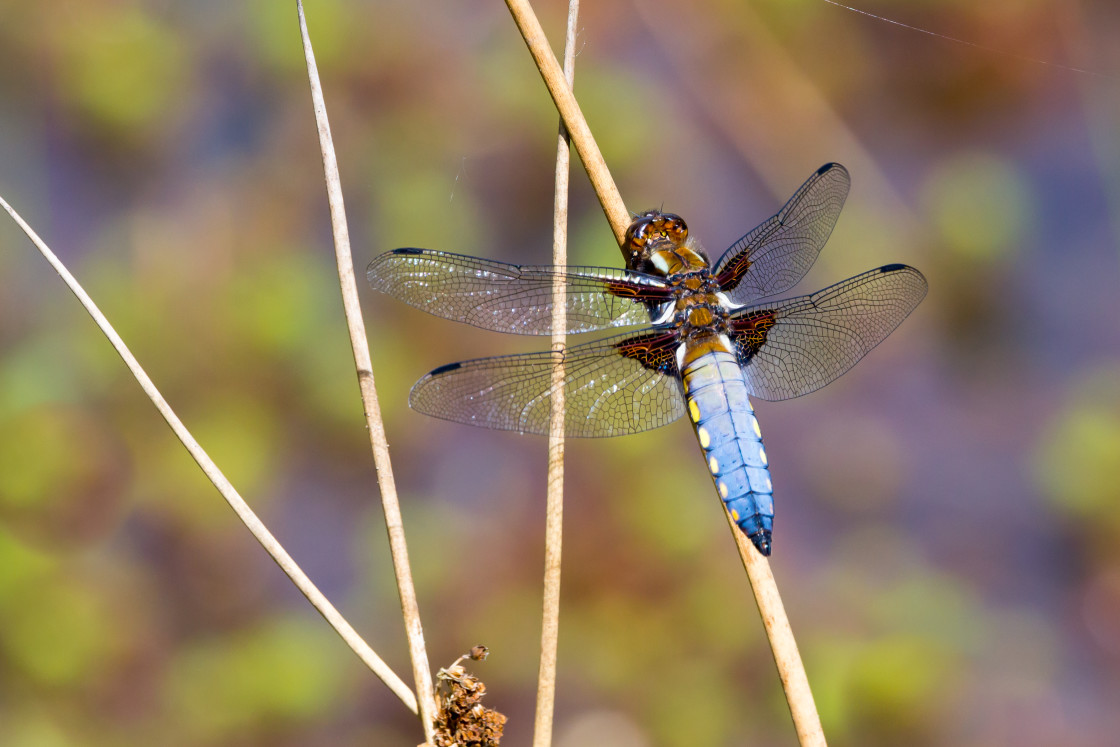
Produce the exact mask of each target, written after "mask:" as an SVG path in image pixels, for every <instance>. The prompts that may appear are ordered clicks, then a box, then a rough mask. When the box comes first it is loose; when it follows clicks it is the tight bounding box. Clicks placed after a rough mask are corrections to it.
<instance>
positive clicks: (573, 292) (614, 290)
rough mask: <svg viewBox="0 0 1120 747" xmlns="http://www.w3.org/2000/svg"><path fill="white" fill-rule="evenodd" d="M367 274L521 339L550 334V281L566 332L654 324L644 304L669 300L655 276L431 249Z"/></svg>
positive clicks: (396, 255)
mask: <svg viewBox="0 0 1120 747" xmlns="http://www.w3.org/2000/svg"><path fill="white" fill-rule="evenodd" d="M366 277H367V278H368V279H369V283H370V285H372V286H373V287H374V288H375V289H376V290H379V291H382V292H383V293H388V294H389V295H391V296H393V297H394V298H397V299H399V300H401V301H404V302H405V303H407V304H409V305H410V306H415V307H416V308H418V309H422V310H424V311H427V312H428V313H429V314H435V315H436V316H441V317H444V318H445V319H453V320H455V321H457V322H466V323H467V324H473V325H474V326H476V327H482V328H483V329H492V330H497V331H498V332H513V333H516V334H523V335H544V334H549V333H550V332H551V324H552V292H553V283H554V282H555V281H556V279H558V278H559V279H560V280H561V281H562V282H563V285H564V296H565V303H566V307H567V321H568V324H567V331H568V332H570V333H578V332H590V331H592V330H596V329H605V328H608V327H625V326H632V325H636V324H649V322H650V318H649V312H648V311H647V307H646V306H645V305H644V304H645V302H654V303H662V302H664V301H667V300H668V299H669V289H668V286H667V285H666V284H665V283H664V282H663V281H661V280H659V279H658V278H655V277H652V276H650V275H643V274H641V273H636V272H630V271H628V270H621V269H614V268H609V267H569V268H566V269H565V271H563V272H561V271H559V270H557V269H556V268H554V267H548V266H537V267H534V266H528V265H526V266H521V265H511V264H508V263H506V262H494V261H491V260H487V259H480V258H478V257H467V256H464V255H462V254H449V253H447V252H433V251H429V250H426V249H397V250H395V251H392V252H387V253H385V254H382V255H381V256H380V257H377V258H376V259H374V260H373V261H372V262H370V264H369V267H368V268H367V269H366Z"/></svg>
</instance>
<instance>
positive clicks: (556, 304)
mask: <svg viewBox="0 0 1120 747" xmlns="http://www.w3.org/2000/svg"><path fill="white" fill-rule="evenodd" d="M578 17H579V0H569V2H568V30H567V33H566V34H565V39H564V78H565V81H566V82H567V84H568V87H569V88H571V87H572V85H573V83H574V82H575V70H576V52H575V49H576V20H577V18H578ZM571 158H572V152H571V141H570V139H569V137H568V130H567V128H566V127H564V122H563V120H561V121H560V128H559V134H558V135H557V138H556V176H555V185H554V189H555V192H554V196H553V211H552V264H553V265H554V266H556V267H557V268H559V269H561V270H563V268H564V267H566V266H567V264H568V177H569V175H570V171H571ZM565 293H566V289H565V287H564V280H563V278H562V277H561V276H560V275H559V274H558V275H557V276H556V281H555V283H554V284H553V287H552V352H553V354H554V355H555V356H556V357H557V361H556V365H555V366H554V367H553V369H552V389H551V391H552V400H551V408H552V409H551V412H550V413H549V421H548V498H547V507H546V519H545V540H544V605H543V606H544V609H543V612H542V615H541V659H540V666H539V669H538V674H537V712H536V718H535V720H534V722H533V747H548V745H550V744H551V743H552V717H553V712H554V710H555V702H556V652H557V648H558V646H559V636H560V555H561V546H562V539H563V529H564V527H563V525H564V361H563V355H564V348H565V340H566V334H565V330H566V329H567V327H568V324H567V309H566V307H565V304H564V302H565Z"/></svg>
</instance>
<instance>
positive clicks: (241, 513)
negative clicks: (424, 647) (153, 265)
mask: <svg viewBox="0 0 1120 747" xmlns="http://www.w3.org/2000/svg"><path fill="white" fill-rule="evenodd" d="M0 206H3V208H4V210H6V211H7V213H8V215H10V216H11V217H12V220H14V221H15V222H16V225H18V226H19V227H20V228H21V229H23V232H24V233H25V234H27V238H29V239H31V243H33V244H34V245H35V247H36V248H37V249H38V250H39V253H40V254H42V255H43V257H44V258H45V259H46V260H47V262H49V263H50V264H51V267H53V268H54V270H55V272H57V273H58V275H59V277H61V278H62V281H63V282H64V283H66V286H67V287H68V288H69V289H70V292H71V293H73V294H74V295H75V296H76V297H77V299H78V301H79V302H80V303H81V304H82V306H84V307H85V310H86V311H87V312H88V313H89V315H90V316H91V317H93V321H94V323H96V324H97V326H98V327H100V328H101V332H102V333H103V334H104V335H105V337H107V338H108V339H109V343H110V344H111V345H112V346H113V349H114V350H116V351H117V354H118V355H120V357H121V360H123V361H124V364H125V365H126V366H127V367H128V370H129V371H131V372H132V375H133V377H135V379H136V381H137V382H138V383H139V384H140V388H141V389H143V390H144V394H146V395H148V399H150V400H151V401H152V404H153V405H155V407H156V409H157V410H159V414H160V415H162V416H163V419H164V420H166V421H167V424H168V425H169V426H171V430H172V431H174V433H175V436H176V437H177V438H178V439H179V440H180V441H181V442H182V444H183V446H184V447H186V449H187V451H188V452H189V453H190V455H191V457H193V458H194V461H195V462H196V463H197V464H198V466H199V467H201V468H202V471H203V473H204V474H205V475H206V477H207V479H209V480H210V482H211V483H213V485H214V487H215V488H217V489H218V492H219V493H221V494H222V497H223V498H225V499H226V503H228V504H229V505H230V508H232V509H233V511H234V513H236V514H237V517H238V518H239V519H241V522H242V523H243V524H245V526H246V527H247V528H248V530H249V531H250V532H252V534H253V536H254V537H255V538H256V539H257V542H259V543H260V544H261V547H263V548H264V549H265V551H267V552H268V554H269V555H271V556H272V559H273V560H275V561H276V564H277V565H278V566H280V569H281V570H282V571H284V573H286V574H287V576H288V578H290V579H291V580H292V583H294V584H295V585H296V588H298V589H299V590H300V591H301V592H302V593H303V595H304V596H305V597H307V601H309V602H311V605H312V606H313V607H314V608H315V609H317V610H318V611H319V614H321V615H322V616H323V617H324V618H325V619H326V621H327V622H328V623H330V625H331V627H333V628H334V629H335V631H337V632H338V634H339V635H340V636H341V637H342V640H344V641H346V645H348V646H349V647H350V648H351V649H352V650H353V651H354V653H356V654H357V655H358V658H360V659H361V660H362V661H363V662H365V664H366V666H368V667H369V668H370V669H371V670H373V673H374V674H376V675H377V676H378V677H380V678H381V680H382V681H383V682H384V683H385V684H386V685H388V686H389V689H390V690H392V691H393V692H394V693H395V694H396V696H397V697H398V698H400V699H401V700H402V701H403V702H404V704H405V705H406V706H408V708H409V710H411V711H412V712H413V713H416V712H417V705H416V696H415V695H413V694H412V691H411V690H409V689H408V685H406V684H405V683H404V682H403V681H402V680H401V678H400V677H398V676H397V675H396V674H394V673H393V670H391V669H390V668H389V665H388V664H386V663H385V662H384V661H382V660H381V657H380V656H378V655H377V654H376V653H375V652H374V651H373V649H372V648H370V647H369V644H367V643H366V642H365V641H363V640H362V638H361V636H359V635H358V633H357V631H356V630H354V628H353V627H351V625H350V623H348V622H346V619H345V618H344V617H343V616H342V614H341V613H339V611H338V610H337V609H335V608H334V606H333V605H332V604H331V603H330V602H329V601H327V598H326V597H325V596H323V593H322V592H321V591H319V589H317V588H316V587H315V584H313V583H311V579H309V578H308V577H307V575H306V574H304V572H303V571H302V570H301V569H300V567H299V566H298V565H297V564H296V561H295V560H293V559H292V556H291V555H289V554H288V553H287V552H286V551H285V550H284V548H283V547H282V546H281V545H280V543H279V542H278V541H277V540H276V538H275V537H273V536H272V533H271V532H269V531H268V529H267V528H266V527H265V525H264V523H263V522H261V520H260V518H258V517H257V515H256V514H255V513H253V510H252V509H251V508H249V505H248V504H247V503H245V501H244V500H243V499H242V498H241V496H240V495H239V494H238V492H237V490H235V489H234V487H233V485H232V484H230V481H229V480H228V479H226V476H225V475H223V474H222V471H221V470H220V469H218V465H216V464H214V461H213V460H212V459H211V458H210V456H209V455H208V454H207V453H206V452H205V451H204V450H203V448H202V446H200V445H199V443H198V441H196V440H195V438H194V436H192V435H191V433H190V431H188V430H187V427H186V426H185V425H183V421H181V420H179V416H178V415H176V414H175V412H174V410H172V409H171V406H170V405H169V404H167V400H165V399H164V398H163V395H162V394H160V392H159V390H158V389H156V385H155V384H154V383H152V380H151V378H149V377H148V374H147V373H145V371H144V369H143V368H141V366H140V363H139V362H138V361H137V360H136V358H135V356H133V355H132V352H131V351H130V350H129V349H128V346H127V345H125V344H124V340H122V339H121V337H120V335H118V334H117V331H116V330H115V329H113V326H112V325H111V324H109V320H108V319H107V318H105V315H104V314H102V313H101V309H99V308H98V307H97V304H95V303H94V302H93V299H92V298H90V297H89V294H87V293H86V292H85V289H84V288H82V286H81V285H80V284H79V283H78V281H77V280H76V279H75V278H74V276H73V275H71V274H70V271H69V270H67V269H66V266H65V265H63V264H62V262H61V261H60V260H59V259H58V257H56V256H55V254H54V252H52V251H51V249H50V247H48V246H47V245H46V243H45V242H44V241H43V240H42V239H41V238H39V235H38V234H37V233H35V231H33V230H32V229H31V226H29V225H28V224H27V223H26V222H25V221H24V220H23V218H21V217H20V215H19V214H18V213H17V212H16V211H15V210H14V209H13V208H12V207H11V205H9V204H8V203H7V201H5V200H4V198H3V197H0Z"/></svg>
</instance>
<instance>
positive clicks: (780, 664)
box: [723, 510, 825, 747]
mask: <svg viewBox="0 0 1120 747" xmlns="http://www.w3.org/2000/svg"><path fill="white" fill-rule="evenodd" d="M723 513H724V515H725V516H726V517H727V522H728V524H729V525H730V527H731V535H732V536H733V537H734V538H735V546H736V547H738V548H739V557H740V558H742V560H743V568H744V569H745V570H746V572H747V578H748V579H750V582H751V588H752V589H753V590H754V600H755V603H756V604H758V614H759V615H761V617H762V627H763V628H765V630H766V638H767V639H768V640H769V641H770V651H771V652H772V653H773V654H774V664H775V666H777V668H778V677H779V678H780V679H781V680H782V689H783V690H784V691H785V693H786V704H787V705H788V706H789V713H790V716H792V717H793V728H794V730H795V731H796V732H797V740H798V742H800V744H801V745H802V747H824V745H825V740H824V730H823V729H822V728H821V717H820V715H819V714H818V713H817V706H816V703H815V702H814V701H813V691H812V690H811V689H810V688H809V677H808V675H806V674H805V665H804V664H802V663H801V653H800V652H799V651H798V650H797V641H796V640H795V639H794V637H793V628H791V627H790V625H789V618H788V617H786V608H785V606H784V605H783V604H782V598H781V596H780V595H779V594H778V584H777V582H776V581H775V580H774V574H773V573H772V572H771V570H770V561H769V560H767V559H766V557H765V556H764V555H763V554H762V553H760V552H759V551H758V550H756V549H755V547H754V545H752V544H751V541H750V540H749V539H748V538H747V536H746V535H745V534H743V532H742V530H741V529H739V527H738V526H736V524H735V520H734V519H733V518H732V517H731V514H729V513H728V512H727V511H726V510H724V512H723Z"/></svg>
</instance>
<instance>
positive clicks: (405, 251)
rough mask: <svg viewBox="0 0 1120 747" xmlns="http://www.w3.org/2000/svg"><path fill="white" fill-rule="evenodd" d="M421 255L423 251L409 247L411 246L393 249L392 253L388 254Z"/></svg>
mask: <svg viewBox="0 0 1120 747" xmlns="http://www.w3.org/2000/svg"><path fill="white" fill-rule="evenodd" d="M423 253H424V250H423V249H416V248H414V247H411V246H406V247H402V248H400V249H394V250H393V251H391V252H389V254H423Z"/></svg>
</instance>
